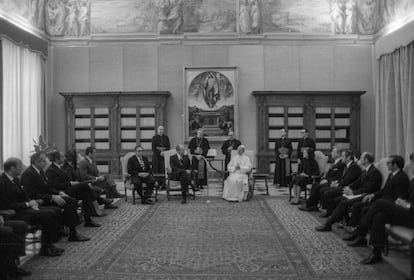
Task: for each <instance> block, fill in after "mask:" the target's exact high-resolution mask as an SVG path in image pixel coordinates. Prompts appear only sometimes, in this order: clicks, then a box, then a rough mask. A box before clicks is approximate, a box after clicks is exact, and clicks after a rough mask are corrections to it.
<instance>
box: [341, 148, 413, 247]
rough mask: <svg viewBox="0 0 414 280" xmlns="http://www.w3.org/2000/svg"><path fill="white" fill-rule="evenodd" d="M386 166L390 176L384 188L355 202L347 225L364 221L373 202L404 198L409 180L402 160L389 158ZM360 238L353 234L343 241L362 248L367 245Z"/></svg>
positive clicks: (354, 224) (358, 235)
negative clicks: (365, 214) (364, 216)
mask: <svg viewBox="0 0 414 280" xmlns="http://www.w3.org/2000/svg"><path fill="white" fill-rule="evenodd" d="M387 166H388V170H389V171H390V174H389V175H388V178H387V181H386V182H385V186H384V188H382V189H381V190H379V191H377V192H375V193H372V194H368V195H366V196H364V198H363V199H362V201H361V202H357V203H355V204H354V205H353V207H352V214H351V219H350V221H349V225H351V226H358V225H360V224H361V219H364V218H363V215H364V213H367V212H368V211H369V208H370V205H371V204H372V203H373V202H374V201H376V200H378V199H382V200H388V201H392V202H394V201H396V200H397V199H398V198H404V195H406V193H407V191H408V186H409V179H408V176H407V174H405V172H404V171H403V170H402V169H403V167H404V159H403V158H402V157H401V156H398V155H393V156H390V159H389V161H388V162H387ZM362 236H364V235H362V234H358V232H354V234H352V235H351V236H348V237H345V238H344V240H345V241H352V243H350V244H349V246H351V247H361V246H362V247H364V246H366V245H367V241H366V239H365V237H362ZM358 237H361V238H358Z"/></svg>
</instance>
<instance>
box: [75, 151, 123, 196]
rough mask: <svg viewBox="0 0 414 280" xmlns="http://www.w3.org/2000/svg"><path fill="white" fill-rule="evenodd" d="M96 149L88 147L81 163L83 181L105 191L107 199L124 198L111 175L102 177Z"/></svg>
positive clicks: (80, 171)
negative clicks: (90, 182) (89, 182)
mask: <svg viewBox="0 0 414 280" xmlns="http://www.w3.org/2000/svg"><path fill="white" fill-rule="evenodd" d="M95 153H96V149H95V148H94V147H87V148H86V150H85V157H84V158H83V159H82V160H81V161H80V162H79V173H80V179H81V181H92V182H93V183H92V184H93V185H94V186H97V187H99V188H101V189H103V190H104V191H105V193H106V197H107V198H123V197H125V195H124V194H121V193H119V192H118V191H117V189H116V184H115V182H114V180H113V179H112V178H111V177H110V176H109V175H100V174H99V170H98V167H97V166H96V163H95Z"/></svg>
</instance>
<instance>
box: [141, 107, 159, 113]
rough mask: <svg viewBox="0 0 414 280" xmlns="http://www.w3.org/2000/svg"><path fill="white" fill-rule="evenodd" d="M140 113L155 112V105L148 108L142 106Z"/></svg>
mask: <svg viewBox="0 0 414 280" xmlns="http://www.w3.org/2000/svg"><path fill="white" fill-rule="evenodd" d="M139 113H140V115H143V114H146V115H147V114H155V108H153V107H147V108H145V107H142V108H139Z"/></svg>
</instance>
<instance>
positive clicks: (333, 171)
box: [325, 160, 346, 182]
mask: <svg viewBox="0 0 414 280" xmlns="http://www.w3.org/2000/svg"><path fill="white" fill-rule="evenodd" d="M345 166H346V165H345V163H343V162H342V160H339V161H338V162H337V163H335V164H334V165H332V166H331V168H329V170H328V172H326V175H325V179H326V180H328V182H333V181H339V180H340V179H341V177H342V173H343V172H344V169H345Z"/></svg>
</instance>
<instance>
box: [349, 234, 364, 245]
mask: <svg viewBox="0 0 414 280" xmlns="http://www.w3.org/2000/svg"><path fill="white" fill-rule="evenodd" d="M348 246H349V247H367V240H366V239H365V238H364V237H360V236H358V237H357V238H356V239H355V240H354V241H352V242H350V243H348Z"/></svg>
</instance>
